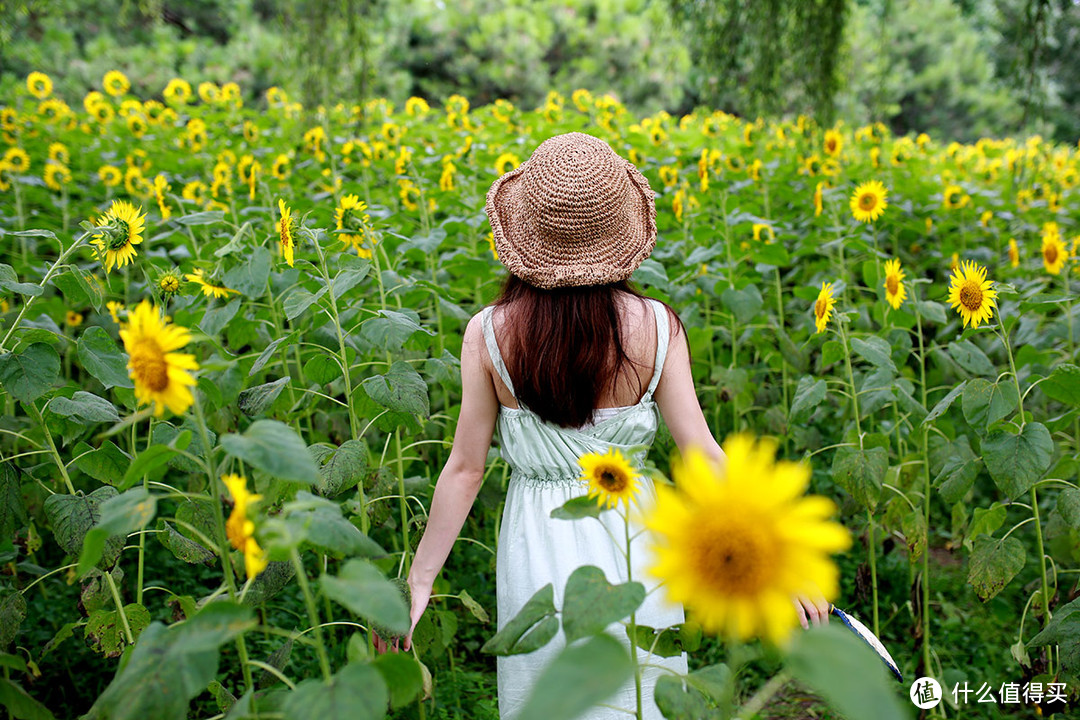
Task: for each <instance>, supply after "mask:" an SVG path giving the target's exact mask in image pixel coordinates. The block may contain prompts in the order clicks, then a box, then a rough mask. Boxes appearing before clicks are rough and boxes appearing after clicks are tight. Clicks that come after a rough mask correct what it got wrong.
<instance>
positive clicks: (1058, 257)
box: [1041, 223, 1069, 275]
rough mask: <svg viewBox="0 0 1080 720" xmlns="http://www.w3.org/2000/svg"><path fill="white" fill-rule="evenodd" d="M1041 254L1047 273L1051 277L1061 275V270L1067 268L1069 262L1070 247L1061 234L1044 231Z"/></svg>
mask: <svg viewBox="0 0 1080 720" xmlns="http://www.w3.org/2000/svg"><path fill="white" fill-rule="evenodd" d="M1047 224H1048V225H1049V224H1050V223H1047ZM1041 252H1042V259H1043V267H1045V268H1046V272H1048V273H1050V274H1051V275H1059V274H1061V268H1063V267H1065V263H1066V262H1068V260H1069V247H1068V246H1067V245H1066V244H1065V243H1064V242H1063V241H1062V239H1061V234H1060V233H1058V232H1045V231H1044V232H1043V236H1042V250H1041Z"/></svg>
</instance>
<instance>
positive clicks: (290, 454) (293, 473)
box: [221, 420, 319, 485]
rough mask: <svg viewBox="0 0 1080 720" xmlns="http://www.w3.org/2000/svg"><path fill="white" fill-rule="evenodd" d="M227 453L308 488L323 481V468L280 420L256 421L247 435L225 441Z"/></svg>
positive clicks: (300, 440)
mask: <svg viewBox="0 0 1080 720" xmlns="http://www.w3.org/2000/svg"><path fill="white" fill-rule="evenodd" d="M221 446H222V447H223V448H225V452H227V453H229V454H230V455H232V456H233V457H236V458H238V459H240V460H243V461H244V462H246V463H247V464H249V465H251V466H253V467H256V468H258V469H259V470H262V471H263V472H265V473H268V474H270V475H272V476H274V477H276V478H280V479H282V480H294V481H296V482H302V483H306V484H309V485H310V484H312V483H315V482H316V481H317V480H318V479H319V468H318V466H316V464H315V461H314V460H313V459H312V458H311V454H310V453H308V449H307V444H305V443H304V441H303V440H302V439H301V438H300V436H299V435H297V434H296V431H295V430H293V429H292V428H291V427H289V426H288V425H286V424H285V423H282V422H278V421H277V420H256V421H255V422H253V423H252V424H251V427H249V428H248V429H247V430H246V431H245V432H244V434H243V435H236V434H233V433H230V434H228V435H225V436H223V437H222V438H221Z"/></svg>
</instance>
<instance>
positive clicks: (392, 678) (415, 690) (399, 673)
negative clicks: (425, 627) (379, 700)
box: [371, 652, 424, 710]
mask: <svg viewBox="0 0 1080 720" xmlns="http://www.w3.org/2000/svg"><path fill="white" fill-rule="evenodd" d="M371 666H372V667H373V668H375V669H376V670H378V671H379V674H380V675H382V676H383V680H385V681H386V687H388V688H389V689H390V707H391V708H393V709H395V710H396V709H398V708H402V707H405V706H406V705H408V704H409V703H411V702H412V701H413V699H414V698H415V697H416V696H417V695H419V694H420V691H421V690H423V689H424V674H423V673H422V672H421V671H420V663H418V662H416V660H415V659H413V656H412V655H407V654H406V653H396V652H395V653H383V654H382V655H380V656H378V657H377V658H375V660H374V661H373V662H372V663H371Z"/></svg>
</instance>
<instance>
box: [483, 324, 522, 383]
mask: <svg viewBox="0 0 1080 720" xmlns="http://www.w3.org/2000/svg"><path fill="white" fill-rule="evenodd" d="M494 310H495V306H494V305H488V306H487V307H485V308H484V309H483V310H482V311H481V312H480V326H481V327H482V328H483V329H484V342H485V343H487V349H488V355H490V356H491V363H492V364H493V365H494V366H495V370H496V371H498V373H499V377H500V378H502V381H503V382H504V383H506V387H507V389H509V390H510V394H511V395H514V396H515V397H516V396H517V395H516V393H515V392H514V383H512V382H511V381H510V373H508V372H507V371H506V364H505V363H504V362H503V358H502V353H501V352H499V343H497V342H495V329H494V327H493V325H492V323H491V314H492V312H493V311H494Z"/></svg>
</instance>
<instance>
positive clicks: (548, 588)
mask: <svg viewBox="0 0 1080 720" xmlns="http://www.w3.org/2000/svg"><path fill="white" fill-rule="evenodd" d="M555 612H556V611H555V587H554V586H553V585H552V584H551V583H548V584H547V585H545V586H544V587H542V588H540V589H539V590H537V591H536V592H535V593H533V596H532V597H531V598H529V601H528V602H527V603H525V605H524V606H523V607H522V608H521V610H520V611H518V614H517V615H515V616H514V617H513V618H511V619H510V621H509V622H507V623H506V625H504V626H503V628H502V629H501V630H499V631H498V632H497V633H495V634H494V635H493V636H492V637H491V638H490V639H489V640H488V641H487V642H486V643H484V646H483V647H482V648H480V652H485V653H491V654H492V655H519V654H522V653H530V652H532V651H533V650H536V649H537V648H541V647H543V646H544V645H547V644H548V642H549V641H550V640H551V638H553V637H555V635H556V634H557V633H558V632H559V620H558V618H556V617H555Z"/></svg>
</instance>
